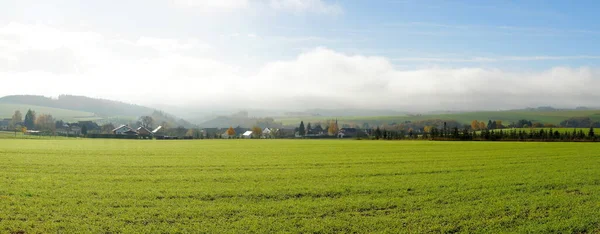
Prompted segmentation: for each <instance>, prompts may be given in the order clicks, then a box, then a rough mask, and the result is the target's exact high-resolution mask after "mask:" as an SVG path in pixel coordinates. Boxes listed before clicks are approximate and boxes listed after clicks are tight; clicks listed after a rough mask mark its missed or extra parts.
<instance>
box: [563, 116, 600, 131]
mask: <svg viewBox="0 0 600 234" xmlns="http://www.w3.org/2000/svg"><path fill="white" fill-rule="evenodd" d="M560 126H561V127H566V128H587V127H594V128H600V122H598V121H593V120H592V119H591V118H589V117H573V118H569V119H566V120H564V121H562V122H560Z"/></svg>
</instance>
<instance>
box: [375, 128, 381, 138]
mask: <svg viewBox="0 0 600 234" xmlns="http://www.w3.org/2000/svg"><path fill="white" fill-rule="evenodd" d="M379 138H381V129H379V126H377V129H375V139H377V140H379Z"/></svg>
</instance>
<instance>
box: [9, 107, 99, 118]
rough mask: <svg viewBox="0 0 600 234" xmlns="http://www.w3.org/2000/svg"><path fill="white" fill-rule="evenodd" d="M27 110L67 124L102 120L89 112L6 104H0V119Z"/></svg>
mask: <svg viewBox="0 0 600 234" xmlns="http://www.w3.org/2000/svg"><path fill="white" fill-rule="evenodd" d="M29 109H31V110H35V111H36V112H37V113H39V114H51V115H52V116H54V118H56V119H61V120H64V121H68V122H76V121H85V120H100V119H102V117H99V116H97V115H96V114H94V113H91V112H85V111H75V110H67V109H60V108H52V107H46V106H34V105H26V104H6V103H0V118H10V117H11V116H12V115H13V114H14V113H15V111H16V110H19V111H21V113H26V112H27V110H29Z"/></svg>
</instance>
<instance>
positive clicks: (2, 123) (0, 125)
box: [0, 119, 12, 130]
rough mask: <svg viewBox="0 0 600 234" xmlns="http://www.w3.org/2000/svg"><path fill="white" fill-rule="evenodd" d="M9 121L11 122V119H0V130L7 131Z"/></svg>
mask: <svg viewBox="0 0 600 234" xmlns="http://www.w3.org/2000/svg"><path fill="white" fill-rule="evenodd" d="M10 121H12V119H0V130H8V126H10Z"/></svg>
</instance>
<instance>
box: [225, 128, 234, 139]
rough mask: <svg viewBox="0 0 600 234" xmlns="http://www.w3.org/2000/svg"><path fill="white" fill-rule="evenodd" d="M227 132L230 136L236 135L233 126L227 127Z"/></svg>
mask: <svg viewBox="0 0 600 234" xmlns="http://www.w3.org/2000/svg"><path fill="white" fill-rule="evenodd" d="M225 133H227V136H229V137H232V136H235V130H234V129H233V127H231V126H229V128H228V129H227V131H226V132H225Z"/></svg>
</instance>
